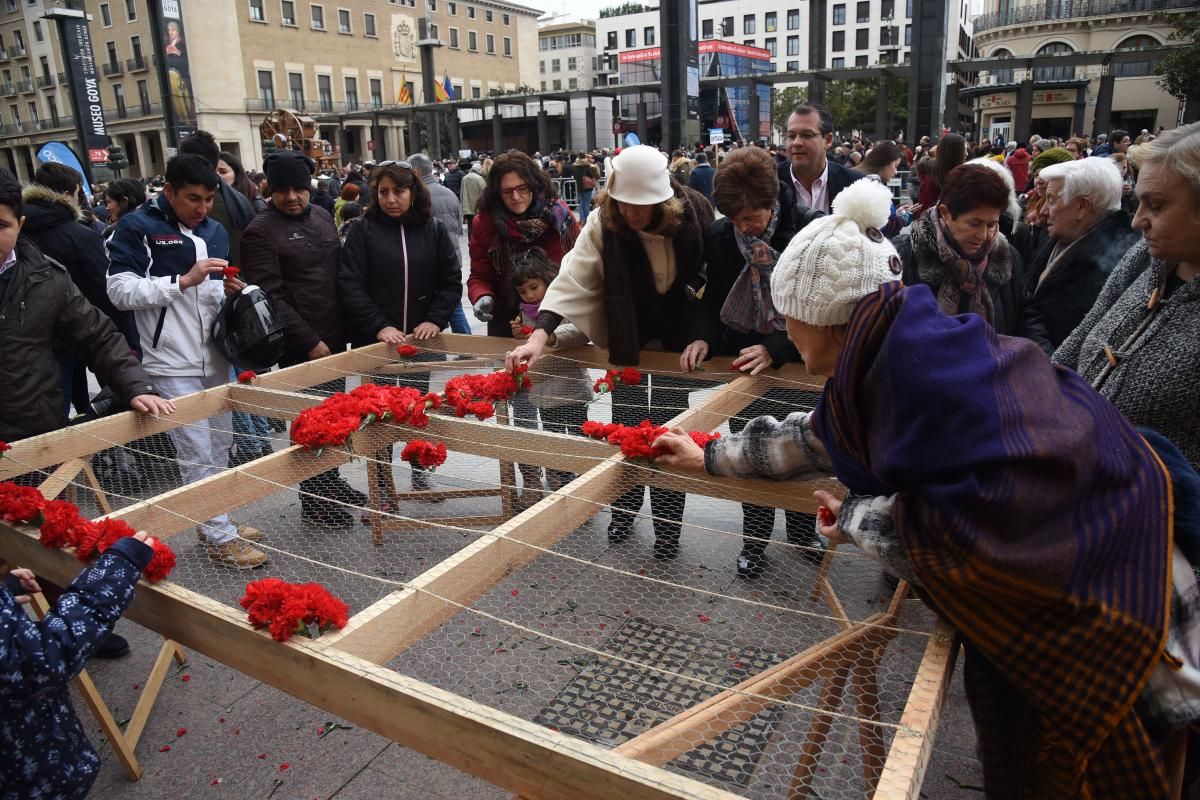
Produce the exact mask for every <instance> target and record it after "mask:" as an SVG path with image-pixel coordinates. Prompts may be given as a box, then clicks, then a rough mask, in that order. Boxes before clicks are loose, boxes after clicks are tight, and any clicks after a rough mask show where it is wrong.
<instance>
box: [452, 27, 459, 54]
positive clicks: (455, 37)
mask: <svg viewBox="0 0 1200 800" xmlns="http://www.w3.org/2000/svg"><path fill="white" fill-rule="evenodd" d="M450 49H451V50H457V49H458V28H451V29H450Z"/></svg>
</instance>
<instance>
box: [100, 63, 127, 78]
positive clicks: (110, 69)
mask: <svg viewBox="0 0 1200 800" xmlns="http://www.w3.org/2000/svg"><path fill="white" fill-rule="evenodd" d="M124 72H125V65H124V64H122V63H121V62H120V61H113V62H111V63H108V64H105V65H104V74H105V75H121V74H123V73H124Z"/></svg>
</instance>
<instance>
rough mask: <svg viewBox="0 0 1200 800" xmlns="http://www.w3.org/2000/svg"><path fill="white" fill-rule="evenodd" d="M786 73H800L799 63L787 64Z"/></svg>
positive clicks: (791, 62)
mask: <svg viewBox="0 0 1200 800" xmlns="http://www.w3.org/2000/svg"><path fill="white" fill-rule="evenodd" d="M787 71H788V72H799V71H800V62H799V61H789V62H787Z"/></svg>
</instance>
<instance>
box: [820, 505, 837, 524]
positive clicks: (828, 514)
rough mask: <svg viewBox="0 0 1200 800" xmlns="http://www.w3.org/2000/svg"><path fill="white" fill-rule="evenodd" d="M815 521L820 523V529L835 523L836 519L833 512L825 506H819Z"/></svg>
mask: <svg viewBox="0 0 1200 800" xmlns="http://www.w3.org/2000/svg"><path fill="white" fill-rule="evenodd" d="M817 521H818V522H820V523H821V525H822V527H825V528H828V527H829V526H830V525H832V524H834V523H835V522H837V517H836V516H834V514H833V511H831V510H830V509H828V508H826V507H825V506H821V507H820V508H818V509H817Z"/></svg>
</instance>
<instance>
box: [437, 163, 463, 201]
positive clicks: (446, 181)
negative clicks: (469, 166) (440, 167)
mask: <svg viewBox="0 0 1200 800" xmlns="http://www.w3.org/2000/svg"><path fill="white" fill-rule="evenodd" d="M462 179H463V171H462V170H461V169H456V170H451V171H450V172H447V173H446V177H445V178H443V179H442V186H445V187H446V188H447V189H449V190H450V191H452V192H454V196H455V197H458V194H459V190H460V188H461V187H462Z"/></svg>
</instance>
